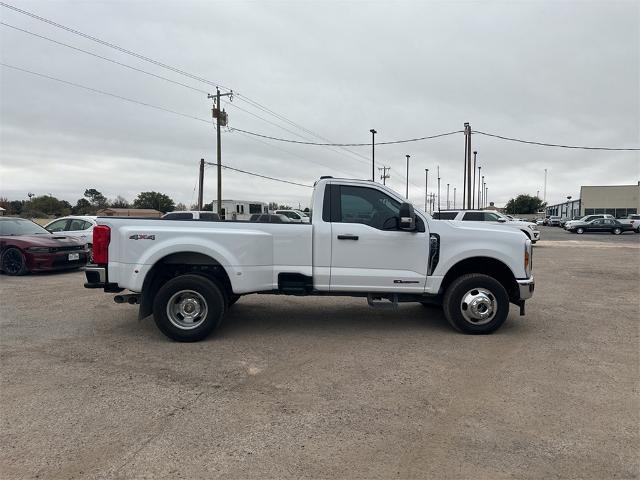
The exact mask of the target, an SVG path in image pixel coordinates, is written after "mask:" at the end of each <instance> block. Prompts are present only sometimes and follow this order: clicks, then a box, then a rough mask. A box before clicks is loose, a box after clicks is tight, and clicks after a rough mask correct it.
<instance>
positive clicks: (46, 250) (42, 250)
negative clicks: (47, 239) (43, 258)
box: [27, 247, 49, 253]
mask: <svg viewBox="0 0 640 480" xmlns="http://www.w3.org/2000/svg"><path fill="white" fill-rule="evenodd" d="M27 252H29V253H49V247H28V248H27Z"/></svg>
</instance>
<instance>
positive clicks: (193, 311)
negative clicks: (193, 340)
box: [167, 290, 209, 330]
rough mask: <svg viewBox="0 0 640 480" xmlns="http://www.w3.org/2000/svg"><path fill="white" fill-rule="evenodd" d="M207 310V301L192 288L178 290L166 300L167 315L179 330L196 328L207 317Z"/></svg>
mask: <svg viewBox="0 0 640 480" xmlns="http://www.w3.org/2000/svg"><path fill="white" fill-rule="evenodd" d="M208 311H209V308H208V306H207V301H206V300H205V299H204V297H203V296H202V295H200V294H199V293H198V292H196V291H194V290H180V291H179V292H176V293H174V294H173V295H172V296H171V298H170V299H169V301H168V302H167V317H168V318H169V321H170V322H171V324H172V325H173V326H175V327H177V328H179V329H181V330H193V329H194V328H198V327H199V326H200V325H202V323H203V322H204V321H205V320H206V319H207V313H208Z"/></svg>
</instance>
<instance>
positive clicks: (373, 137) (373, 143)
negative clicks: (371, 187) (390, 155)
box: [369, 128, 378, 182]
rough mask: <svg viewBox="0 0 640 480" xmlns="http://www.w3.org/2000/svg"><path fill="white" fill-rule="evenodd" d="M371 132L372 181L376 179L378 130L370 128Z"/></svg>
mask: <svg viewBox="0 0 640 480" xmlns="http://www.w3.org/2000/svg"><path fill="white" fill-rule="evenodd" d="M369 131H370V132H371V181H372V182H375V181H376V133H378V132H376V131H375V129H373V128H372V129H371V130H369Z"/></svg>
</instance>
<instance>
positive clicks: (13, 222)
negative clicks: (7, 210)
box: [0, 218, 49, 235]
mask: <svg viewBox="0 0 640 480" xmlns="http://www.w3.org/2000/svg"><path fill="white" fill-rule="evenodd" d="M45 233H46V234H49V232H48V231H47V230H45V229H44V227H41V226H40V225H38V224H37V223H34V222H32V221H31V220H25V219H24V218H12V219H5V220H1V221H0V235H41V234H45Z"/></svg>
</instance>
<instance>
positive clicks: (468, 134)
mask: <svg viewBox="0 0 640 480" xmlns="http://www.w3.org/2000/svg"><path fill="white" fill-rule="evenodd" d="M464 129H465V133H466V139H467V178H466V180H467V191H466V196H467V209H469V210H470V209H471V201H472V197H473V193H472V189H471V188H472V187H471V125H470V124H469V123H468V122H467V123H465V124H464ZM474 168H475V167H474Z"/></svg>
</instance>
